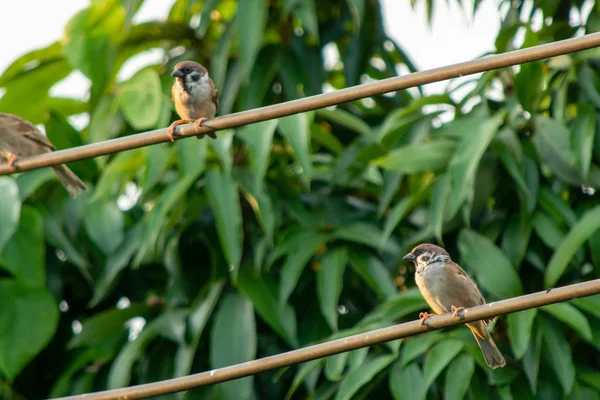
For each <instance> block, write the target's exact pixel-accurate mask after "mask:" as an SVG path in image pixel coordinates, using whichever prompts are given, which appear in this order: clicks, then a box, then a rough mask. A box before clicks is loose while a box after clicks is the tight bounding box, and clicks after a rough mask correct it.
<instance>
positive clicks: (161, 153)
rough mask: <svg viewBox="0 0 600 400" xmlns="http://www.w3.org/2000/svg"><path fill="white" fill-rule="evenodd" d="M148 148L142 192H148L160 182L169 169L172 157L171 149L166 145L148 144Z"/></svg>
mask: <svg viewBox="0 0 600 400" xmlns="http://www.w3.org/2000/svg"><path fill="white" fill-rule="evenodd" d="M145 150H146V171H144V180H143V181H142V182H143V183H142V193H144V194H148V193H149V192H150V191H151V190H152V188H153V187H154V186H155V185H156V184H157V183H158V181H159V180H160V178H161V176H162V175H163V173H164V172H165V170H166V169H167V166H168V163H169V159H170V158H171V149H170V148H169V147H166V146H161V145H157V146H148V147H146V148H145Z"/></svg>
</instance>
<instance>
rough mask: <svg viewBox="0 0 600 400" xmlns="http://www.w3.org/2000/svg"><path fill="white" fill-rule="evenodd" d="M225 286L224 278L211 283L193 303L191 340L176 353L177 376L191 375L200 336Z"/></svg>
mask: <svg viewBox="0 0 600 400" xmlns="http://www.w3.org/2000/svg"><path fill="white" fill-rule="evenodd" d="M224 286H225V281H224V280H220V281H218V282H214V283H211V284H210V289H209V290H208V293H206V295H205V296H202V297H198V299H196V301H195V302H194V304H193V305H192V307H191V312H190V315H189V316H188V318H187V327H188V331H189V332H190V333H191V340H190V341H189V343H188V342H186V343H184V344H181V345H180V346H179V348H178V349H177V353H176V354H175V365H176V368H175V376H176V377H181V376H186V375H189V374H190V372H191V371H192V364H193V362H194V356H195V355H196V351H197V349H198V343H200V337H201V336H202V332H204V327H205V326H206V323H207V322H208V319H209V318H210V316H211V315H212V312H213V309H214V308H215V305H216V304H217V301H218V300H219V296H220V295H221V293H222V292H223V287H224Z"/></svg>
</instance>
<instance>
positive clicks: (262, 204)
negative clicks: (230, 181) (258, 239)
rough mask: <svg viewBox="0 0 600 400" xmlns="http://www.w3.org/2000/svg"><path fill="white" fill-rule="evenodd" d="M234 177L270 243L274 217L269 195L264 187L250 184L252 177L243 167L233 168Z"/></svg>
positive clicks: (271, 241) (273, 228)
mask: <svg viewBox="0 0 600 400" xmlns="http://www.w3.org/2000/svg"><path fill="white" fill-rule="evenodd" d="M234 178H235V180H236V182H237V183H239V184H240V186H241V188H242V191H243V194H244V197H246V199H247V201H248V204H249V205H250V207H252V210H253V211H254V214H255V215H256V218H257V219H258V222H259V223H260V225H261V227H262V229H263V231H264V233H265V236H266V239H267V242H268V243H269V245H271V244H272V243H273V234H274V231H275V218H276V216H275V210H274V209H273V201H272V200H271V196H269V193H268V192H267V191H266V188H262V189H261V190H260V191H259V190H256V188H255V187H253V186H252V177H251V176H250V174H249V173H248V171H247V170H245V169H241V168H236V169H235V170H234ZM261 186H262V185H261Z"/></svg>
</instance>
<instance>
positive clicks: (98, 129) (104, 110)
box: [87, 94, 122, 143]
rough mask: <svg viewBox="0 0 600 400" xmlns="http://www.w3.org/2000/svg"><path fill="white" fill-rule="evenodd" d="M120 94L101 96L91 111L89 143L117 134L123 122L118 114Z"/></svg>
mask: <svg viewBox="0 0 600 400" xmlns="http://www.w3.org/2000/svg"><path fill="white" fill-rule="evenodd" d="M119 100H120V98H119V97H118V96H115V95H113V94H107V95H105V96H103V97H102V98H100V100H99V102H98V105H97V106H96V107H95V108H94V110H93V111H92V112H91V118H90V124H89V126H88V129H89V131H88V140H87V141H88V143H96V142H100V141H103V140H107V139H110V138H112V137H114V135H115V134H116V130H117V129H116V127H117V126H118V125H119V122H121V121H122V120H121V118H120V117H119V116H118V111H119Z"/></svg>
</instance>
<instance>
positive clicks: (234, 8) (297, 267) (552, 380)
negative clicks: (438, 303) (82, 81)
mask: <svg viewBox="0 0 600 400" xmlns="http://www.w3.org/2000/svg"><path fill="white" fill-rule="evenodd" d="M426 3H427V4H428V6H429V8H430V9H432V8H433V7H434V4H433V2H432V1H431V0H428V1H427V2H426ZM475 3H476V4H479V3H480V1H476V2H475ZM501 3H502V7H501V8H502V10H503V20H502V26H501V30H500V32H499V34H498V37H497V39H496V43H495V44H496V50H497V52H498V53H502V52H505V51H509V50H511V49H514V48H519V47H528V46H532V45H536V44H541V43H549V42H553V41H556V40H561V39H566V38H569V37H573V36H576V35H580V34H581V33H586V32H594V31H596V30H598V26H599V24H600V9H599V8H598V7H593V8H591V9H590V7H588V6H584V4H583V3H585V2H584V1H582V0H572V1H539V2H534V3H533V5H532V3H531V2H518V1H517V2H515V1H503V2H501ZM142 4H143V1H139V0H138V1H135V0H122V1H117V0H109V1H99V0H92V1H91V3H90V6H89V7H88V8H86V9H85V10H83V11H81V12H79V13H77V14H76V15H75V16H73V17H72V18H71V20H70V21H69V23H68V24H67V26H66V27H65V31H64V37H63V38H62V39H61V41H60V42H56V43H54V44H52V45H50V46H48V47H46V48H43V49H39V50H35V51H32V52H30V53H28V54H26V55H24V56H23V57H21V58H19V59H18V60H16V61H14V62H13V64H12V65H11V66H10V67H9V68H8V69H7V70H6V71H4V73H3V74H2V75H1V76H0V87H2V88H3V89H4V91H5V93H4V95H3V96H2V97H1V98H0V111H2V112H11V113H15V114H18V115H21V116H22V117H24V118H27V119H29V120H31V121H32V122H34V123H36V124H44V126H45V129H46V132H47V134H48V136H49V137H50V139H51V140H52V141H53V142H54V143H55V144H56V146H57V147H58V148H68V147H73V146H78V145H81V144H86V143H93V142H97V141H100V140H106V139H109V138H114V137H122V136H126V135H130V134H134V133H136V132H139V131H143V130H148V129H154V128H161V127H165V126H167V125H168V124H169V123H170V121H172V120H173V119H174V118H175V114H174V111H173V107H172V105H171V102H170V95H169V90H170V85H171V84H172V78H171V77H170V75H169V72H170V71H171V69H172V67H173V65H175V64H176V63H177V62H178V61H181V60H186V59H193V60H197V61H199V62H201V63H202V64H204V65H206V66H207V67H208V69H209V71H210V74H211V77H212V78H213V80H214V81H215V83H216V86H217V87H218V88H219V91H220V93H221V108H220V113H221V114H228V113H231V112H235V111H241V110H247V109H251V108H254V107H259V106H263V105H269V104H275V103H279V102H282V101H287V100H292V99H296V98H300V97H304V96H309V95H314V94H318V93H322V92H323V91H324V90H327V89H331V88H333V89H339V88H343V87H347V86H352V85H356V84H359V83H361V82H366V81H370V80H379V79H384V78H388V77H391V76H395V75H396V74H397V72H396V71H398V68H399V67H400V66H403V68H405V69H407V70H408V71H414V70H415V68H414V66H413V65H412V64H411V61H410V60H409V59H408V58H407V57H406V55H405V54H404V53H403V51H402V49H401V48H400V47H399V46H398V45H397V44H396V43H394V41H393V40H391V39H390V38H388V37H387V35H386V33H385V30H384V27H383V24H382V19H381V7H380V4H379V3H378V1H376V0H330V1H326V2H320V3H319V4H318V6H317V3H316V1H313V0H309V1H294V0H281V1H266V0H248V1H243V2H239V3H238V2H235V1H232V0H220V1H219V0H206V1H186V0H177V1H175V2H174V4H173V7H172V8H171V10H170V12H169V15H168V16H165V18H164V20H161V21H152V22H144V23H137V22H136V20H135V18H134V17H135V15H136V12H137V10H138V9H139V8H140V7H141V6H142ZM586 4H587V3H586ZM474 18H477V14H476V13H475V15H474ZM424 23H425V21H424ZM458 45H468V43H467V44H457V46H458ZM148 50H158V51H160V52H161V54H163V55H164V59H163V60H162V62H160V63H159V64H152V65H148V66H145V67H143V68H141V69H140V70H139V71H137V72H136V73H135V74H133V75H132V76H131V77H127V78H122V75H121V74H120V72H122V70H123V69H124V67H125V66H126V64H127V63H130V62H131V64H130V65H133V64H135V62H134V61H133V60H134V59H135V57H136V56H138V55H139V54H142V53H144V52H146V51H148ZM324 53H327V54H336V57H337V58H339V60H338V61H336V62H335V63H328V62H326V60H325V59H324V55H323V54H324ZM337 54H339V57H338V56H337ZM599 60H600V54H599V52H598V50H590V51H585V52H581V53H577V54H573V55H565V56H560V57H556V58H554V59H551V60H545V61H539V62H534V63H529V64H525V65H521V66H520V67H515V68H509V69H504V70H496V71H489V72H486V73H484V74H482V75H481V76H479V77H477V78H472V79H471V80H470V83H467V84H460V85H458V84H451V85H450V86H449V89H448V91H447V92H446V93H444V94H442V95H435V96H425V95H423V94H422V93H421V92H420V91H419V90H409V91H401V92H397V93H392V94H387V95H381V96H375V97H373V98H370V99H365V100H361V101H356V102H352V103H347V104H341V105H339V106H337V107H335V108H329V109H323V110H317V111H315V112H309V113H305V114H299V115H293V116H289V117H286V118H281V119H279V120H273V121H265V122H262V123H258V124H254V125H249V126H244V127H241V128H239V129H236V130H235V131H233V130H232V131H224V132H219V134H218V139H217V140H216V141H209V140H195V139H186V140H180V141H177V142H176V143H174V144H160V145H155V146H151V147H145V148H141V149H136V150H131V151H126V152H122V153H119V154H114V155H111V156H105V157H99V158H97V159H94V160H85V161H80V162H76V163H73V164H72V165H71V166H72V168H73V170H74V171H75V172H76V173H77V174H79V176H81V177H82V178H83V179H84V180H85V181H86V182H88V183H89V184H90V187H91V190H90V192H89V193H87V194H86V195H85V196H81V197H79V198H78V199H76V200H73V199H71V198H69V197H68V195H67V193H66V192H65V191H64V190H63V189H62V188H61V187H60V185H59V184H58V182H57V181H56V179H55V178H54V176H53V174H52V173H51V171H49V170H45V169H44V170H35V171H31V172H26V173H22V174H19V175H18V176H16V177H15V176H11V177H4V178H0V210H1V211H0V274H1V278H0V304H2V307H0V383H1V385H0V393H1V394H2V396H4V397H8V398H13V397H14V398H47V397H54V396H60V395H67V394H77V393H87V392H92V391H98V390H105V389H110V388H118V387H125V386H128V385H134V384H141V383H147V382H155V381H158V380H163V379H168V378H172V377H178V376H184V375H188V374H190V373H194V372H200V371H206V370H210V369H213V368H219V367H223V366H227V365H231V364H234V363H239V362H244V361H248V360H252V359H255V358H258V357H265V356H268V355H273V354H277V353H281V352H284V351H288V350H291V349H295V348H298V347H301V346H306V345H309V344H313V343H317V342H322V341H326V340H330V339H334V338H339V337H343V336H346V335H350V334H354V333H358V332H364V331H367V330H371V329H375V328H380V327H384V326H389V325H391V324H394V323H398V322H402V321H407V320H414V319H415V318H416V316H417V315H418V312H420V311H424V310H427V308H428V307H427V305H426V303H425V302H424V300H423V299H422V297H421V295H420V294H419V293H418V291H417V289H416V288H415V286H414V280H413V277H412V274H413V271H412V269H411V268H410V267H409V266H407V265H406V264H405V263H404V262H403V261H402V259H401V257H402V256H403V255H404V254H405V253H406V252H407V251H408V250H409V249H410V248H411V247H412V246H413V245H415V244H417V243H419V242H423V241H431V242H437V243H439V244H443V245H444V246H445V248H446V249H448V251H449V252H450V254H451V255H452V256H453V258H454V259H455V260H457V261H458V262H459V263H461V265H462V266H463V267H464V268H465V269H466V270H467V271H468V272H469V273H470V274H472V276H474V277H475V279H476V280H477V281H478V283H479V285H480V287H481V289H482V291H483V293H484V295H485V296H486V298H487V300H488V301H490V302H491V301H496V300H500V299H503V298H506V297H511V296H518V295H520V294H523V293H529V292H534V291H538V290H542V289H546V288H550V287H553V286H556V285H565V284H569V283H574V282H578V281H582V280H589V279H594V278H598V277H599V275H600V269H599V268H598V265H599V263H600V232H599V231H598V227H600V208H599V206H598V205H597V202H596V201H595V195H594V188H597V187H599V186H600V129H599V126H598V123H597V121H598V117H597V110H598V109H600V94H599V90H600V80H599V78H598V70H599V68H600V67H599V65H600V64H599ZM74 71H79V72H81V73H82V74H83V75H85V76H86V77H87V78H88V79H89V81H90V90H89V98H87V99H86V100H85V101H81V100H77V99H72V98H60V97H57V96H55V95H54V94H53V92H52V88H53V86H54V85H55V84H56V83H58V82H60V81H61V80H63V79H64V78H65V77H67V76H69V75H70V74H71V73H73V72H74ZM80 114H82V115H84V116H85V115H87V116H89V123H87V124H84V127H83V129H76V128H75V127H74V126H73V121H74V119H73V118H71V117H73V116H78V115H80ZM59 306H60V311H59ZM599 310H600V296H595V297H591V298H585V299H578V300H574V301H572V302H568V303H563V304H557V305H552V306H547V307H542V308H541V309H537V310H530V311H524V312H521V313H515V314H511V315H509V316H507V317H501V318H499V319H498V321H497V322H496V324H495V325H494V326H493V336H494V338H495V341H496V343H497V344H498V346H499V347H500V349H501V351H502V352H503V354H504V355H505V357H506V358H507V362H508V365H507V366H506V367H505V368H503V369H499V370H494V371H492V370H490V369H488V368H487V367H486V366H485V363H484V361H483V358H482V355H481V353H480V351H479V349H478V348H477V345H476V343H475V341H474V340H473V338H472V336H471V333H470V332H469V331H468V330H467V329H466V328H464V327H458V328H456V329H451V330H446V331H444V332H431V333H428V334H426V335H421V336H416V337H413V338H408V339H405V340H402V341H395V342H392V343H387V344H384V345H377V346H373V347H370V348H365V349H360V350H355V351H352V352H349V353H344V354H339V355H336V356H332V357H329V358H326V359H320V360H315V361H311V362H307V363H304V364H301V365H298V366H295V367H292V368H288V369H284V370H280V371H272V372H269V373H263V374H260V375H256V376H252V377H248V378H244V379H241V380H236V381H231V382H227V383H223V384H219V385H215V386H211V387H206V388H200V389H197V390H192V391H189V392H186V393H183V394H179V395H177V397H176V398H187V399H195V398H198V399H200V398H202V399H212V398H214V399H258V398H264V399H267V398H268V399H289V398H318V399H326V398H335V399H350V398H366V397H368V398H371V397H373V396H382V397H383V398H393V399H424V398H432V399H433V398H439V396H443V397H444V398H447V399H454V398H461V397H464V396H466V397H467V398H476V399H480V398H491V397H493V398H511V397H514V398H521V399H527V398H535V397H541V398H549V399H559V398H565V397H568V398H571V397H573V398H577V397H579V398H598V397H600V372H598V371H599V370H600V356H599V355H600V353H599V352H600V311H599ZM141 327H143V329H141ZM165 398H173V397H171V396H165ZM373 398H375V397H373Z"/></svg>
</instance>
